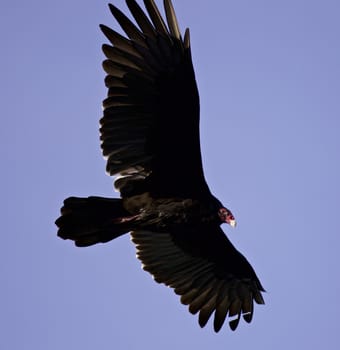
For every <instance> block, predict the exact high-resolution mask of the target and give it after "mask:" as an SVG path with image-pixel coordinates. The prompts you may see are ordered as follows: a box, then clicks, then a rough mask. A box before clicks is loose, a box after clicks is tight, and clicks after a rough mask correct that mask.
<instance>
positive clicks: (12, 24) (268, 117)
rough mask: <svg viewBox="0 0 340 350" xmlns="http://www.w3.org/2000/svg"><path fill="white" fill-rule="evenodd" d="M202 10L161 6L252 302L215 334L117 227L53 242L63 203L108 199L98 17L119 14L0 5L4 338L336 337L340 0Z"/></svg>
mask: <svg viewBox="0 0 340 350" xmlns="http://www.w3.org/2000/svg"><path fill="white" fill-rule="evenodd" d="M114 3H115V4H116V5H118V6H119V7H121V8H123V9H126V7H125V4H124V3H123V1H118V0H117V1H115V2H114ZM157 3H158V4H160V1H157ZM212 3H213V2H208V1H202V0H195V1H193V0H191V1H189V0H187V1H179V0H174V6H175V9H176V12H177V15H178V19H179V22H180V26H181V28H182V31H184V29H185V27H190V30H191V41H192V52H193V60H194V65H195V71H196V78H197V81H198V85H199V90H200V97H201V138H202V153H203V157H204V168H205V174H206V177H207V180H208V182H209V185H210V187H211V190H212V191H213V192H214V194H215V195H216V196H217V197H218V198H219V199H220V200H221V201H222V202H223V203H224V204H225V205H226V206H228V207H229V208H230V209H232V211H233V213H234V214H235V216H236V218H237V220H238V226H237V228H236V229H234V230H231V229H230V228H229V227H224V230H225V232H227V233H228V236H229V237H230V239H231V240H232V241H233V243H234V244H235V245H236V247H237V248H238V249H239V250H240V251H241V252H243V253H244V254H245V255H246V256H247V258H248V259H249V260H250V262H251V263H252V265H253V266H254V268H255V269H256V271H257V274H258V275H259V277H260V279H261V281H262V283H263V285H264V287H265V288H266V289H267V291H268V292H267V293H266V295H265V300H266V305H265V306H258V307H257V308H256V310H255V315H254V320H253V322H252V324H251V325H247V324H245V323H242V324H240V326H239V328H238V330H237V331H236V332H234V333H233V332H231V331H229V330H228V329H227V328H225V329H223V330H222V331H221V332H220V333H219V334H217V335H216V334H215V333H214V332H213V329H212V325H211V323H208V325H207V326H206V328H204V329H203V330H202V329H200V328H199V326H198V324H197V318H196V317H195V316H192V315H190V314H189V313H188V312H187V310H186V308H185V307H184V306H182V305H181V304H180V303H179V300H178V297H177V296H176V295H175V294H174V293H173V292H172V290H170V289H168V288H166V287H164V286H162V285H158V284H156V283H155V282H154V281H153V280H152V278H151V276H150V275H148V274H147V273H146V272H143V271H142V270H141V268H140V263H139V262H138V261H137V259H136V258H135V251H134V247H133V245H132V244H131V242H130V241H129V237H128V236H126V237H123V238H120V239H118V240H116V241H114V242H111V243H109V244H106V245H99V246H95V247H91V248H88V249H79V248H75V247H74V246H73V245H72V244H71V243H70V242H65V241H62V240H60V239H58V238H57V237H56V227H55V226H54V220H55V219H56V217H58V215H59V208H60V206H61V203H62V201H63V199H64V198H65V197H68V196H70V195H77V196H88V195H102V196H112V195H113V191H112V188H113V186H112V179H110V178H109V177H108V176H106V175H105V172H104V169H105V162H104V160H103V158H102V156H101V153H100V148H99V139H98V120H99V118H100V117H101V100H102V99H103V98H104V97H105V94H106V90H105V88H104V84H103V78H104V73H103V71H102V69H101V61H102V60H103V55H102V53H101V50H100V47H101V44H102V43H103V42H105V38H104V36H103V35H102V34H101V33H100V31H99V28H98V24H99V23H104V24H107V25H110V26H111V27H113V28H115V29H117V25H116V24H115V22H114V21H113V19H111V16H110V13H109V10H108V8H107V3H106V1H98V0H97V1H85V2H84V1H78V0H75V1H65V0H61V1H57V2H56V1H54V2H52V1H40V0H33V1H30V2H24V1H19V2H12V3H11V2H2V3H1V5H0V16H1V21H0V29H1V30H0V39H1V43H2V44H1V45H2V50H1V56H0V61H1V64H0V71H1V84H0V89H1V91H0V93H1V94H0V96H1V106H0V108H1V120H2V128H1V129H0V133H1V139H0V140H1V143H2V147H1V149H0V152H1V159H2V164H3V166H2V171H1V175H0V176H1V201H0V207H1V213H2V214H1V221H2V242H1V246H0V250H1V252H0V270H1V276H2V288H1V291H0V296H1V298H0V300H1V301H0V303H1V305H0V306H1V313H0V327H1V329H2V336H1V338H0V348H2V349H44V350H45V349H49V350H54V349H56V350H57V349H58V350H59V349H82V350H88V349H137V348H138V349H149V350H152V349H164V350H167V349H174V348H178V349H183V348H194V349H207V348H209V349H210V348H211V349H226V348H233V349H244V348H251V349H261V350H269V349H277V350H281V349H288V348H289V349H320V348H328V349H337V348H338V334H339V331H340V327H339V320H338V315H339V312H340V302H339V298H338V295H339V292H340V281H339V280H340V279H339V271H338V270H339V258H338V254H339V243H340V242H339V229H340V227H339V226H340V225H339V220H338V217H339V214H338V213H339V197H340V187H339V178H340V169H339V164H340V159H339V158H340V157H339V150H340V137H339V130H340V125H339V123H340V122H339V121H340V103H339V92H340V64H339V62H340V47H339V33H340V22H339V18H338V14H339V11H340V3H339V2H338V1H335V0H334V1H332V0H325V1H313V0H312V1H311V0H308V1H307V0H294V1H293V0H287V1H269V0H267V1H265V0H262V1H261V0H260V1H250V0H248V1H215V2H214V3H213V5H212ZM115 195H116V194H115Z"/></svg>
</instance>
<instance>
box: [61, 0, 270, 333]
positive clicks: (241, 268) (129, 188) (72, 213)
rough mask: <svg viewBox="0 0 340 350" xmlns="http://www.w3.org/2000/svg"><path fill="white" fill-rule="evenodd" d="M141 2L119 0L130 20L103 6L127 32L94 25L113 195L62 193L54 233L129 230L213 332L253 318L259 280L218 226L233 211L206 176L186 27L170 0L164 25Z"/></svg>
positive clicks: (91, 235)
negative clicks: (102, 41) (102, 40)
mask: <svg viewBox="0 0 340 350" xmlns="http://www.w3.org/2000/svg"><path fill="white" fill-rule="evenodd" d="M144 3H145V6H146V9H147V13H148V15H149V18H150V19H149V18H148V17H147V16H146V15H145V14H144V12H143V11H142V9H141V8H140V7H139V5H138V4H137V3H136V1H135V0H127V5H128V7H129V9H130V11H131V13H132V15H133V17H134V19H135V21H136V23H137V25H138V27H137V26H136V25H135V24H134V23H132V22H131V21H130V20H129V19H128V18H127V17H126V16H125V15H124V14H123V13H122V12H121V11H120V10H118V9H117V8H116V7H114V6H113V5H110V9H111V12H112V14H113V16H114V17H115V18H116V20H117V21H118V23H119V24H120V26H121V27H122V28H123V30H124V31H125V33H126V34H127V38H125V37H123V36H122V35H120V34H118V33H117V32H115V31H113V30H112V29H110V28H108V27H106V26H103V25H102V26H101V29H102V31H103V32H104V34H105V35H106V36H107V38H108V39H109V40H110V42H111V44H112V46H109V45H103V51H104V53H105V55H106V57H107V60H105V61H104V62H103V67H104V70H105V71H106V72H107V74H108V75H107V77H106V79H105V83H106V86H107V87H108V89H109V90H108V97H107V98H106V99H105V100H104V102H103V106H104V116H103V118H102V119H101V121H100V122H101V128H100V133H101V137H100V138H101V141H102V149H103V154H104V156H105V157H107V171H108V172H109V174H110V175H119V176H118V178H116V180H115V187H116V189H118V190H119V192H120V194H121V199H118V198H112V199H109V198H101V197H88V198H77V197H70V198H68V199H66V200H65V202H64V206H63V208H62V209H61V213H62V216H61V217H60V218H59V219H58V220H57V221H56V224H57V226H58V227H59V231H58V235H59V236H60V237H62V238H64V239H71V240H74V241H75V243H76V245H77V246H89V245H92V244H96V243H100V242H108V241H110V240H112V239H114V238H116V237H118V236H120V235H122V234H125V233H127V232H131V236H132V241H133V242H134V243H135V244H136V247H137V256H138V258H139V259H140V260H141V261H142V263H143V268H144V269H145V270H147V271H149V272H150V273H151V274H152V275H153V276H154V278H155V280H156V281H157V282H160V283H164V284H166V285H168V286H170V287H172V288H174V290H175V292H176V293H177V294H179V295H181V302H182V303H183V304H187V305H189V310H190V312H192V313H196V312H199V323H200V325H201V326H202V327H203V326H204V325H205V324H206V323H207V321H208V319H209V318H210V316H211V314H212V313H213V312H215V315H214V329H215V331H219V330H220V328H221V327H222V325H223V322H224V320H225V319H226V317H227V316H229V317H230V318H232V319H231V320H230V321H229V324H230V327H231V328H232V329H235V328H236V327H237V325H238V323H239V320H240V317H241V315H243V318H244V319H245V320H246V321H247V322H250V321H251V319H252V315H253V301H255V302H257V303H259V304H262V303H263V298H262V295H261V291H263V288H262V286H261V283H260V281H259V280H258V278H257V276H256V274H255V272H254V270H253V269H252V267H251V266H250V264H249V263H248V262H247V260H246V259H245V258H244V257H243V256H242V255H241V254H240V253H239V252H238V251H237V250H236V249H235V248H234V247H233V245H232V244H231V242H230V241H229V240H228V238H227V237H226V235H225V234H224V232H223V231H222V229H221V228H220V225H221V224H222V223H224V222H225V223H228V224H230V225H231V226H234V225H235V219H234V216H233V214H232V213H231V211H230V210H229V209H227V208H225V207H224V206H223V205H222V203H221V202H220V201H219V200H217V199H216V198H215V197H214V196H213V195H212V194H211V192H210V190H209V187H208V185H207V183H206V181H205V178H204V173H203V167H202V160H201V152H200V143H199V95H198V90H197V86H196V80H195V74H194V70H193V66H192V61H191V50H190V39H189V31H188V30H186V32H185V36H184V39H182V37H181V35H180V31H179V27H178V24H177V20H176V16H175V13H174V10H173V7H172V4H171V1H170V0H165V1H164V6H165V12H166V17H167V24H166V23H165V22H164V21H163V19H162V17H161V15H160V13H159V10H158V9H157V7H156V5H155V3H154V1H153V0H145V1H144ZM235 317H236V318H235Z"/></svg>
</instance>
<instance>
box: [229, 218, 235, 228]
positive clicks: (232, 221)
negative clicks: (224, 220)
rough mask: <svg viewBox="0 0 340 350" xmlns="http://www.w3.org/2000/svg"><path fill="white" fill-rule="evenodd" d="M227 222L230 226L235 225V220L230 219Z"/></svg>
mask: <svg viewBox="0 0 340 350" xmlns="http://www.w3.org/2000/svg"><path fill="white" fill-rule="evenodd" d="M228 224H229V225H230V226H231V227H236V220H230V221H229V222H228Z"/></svg>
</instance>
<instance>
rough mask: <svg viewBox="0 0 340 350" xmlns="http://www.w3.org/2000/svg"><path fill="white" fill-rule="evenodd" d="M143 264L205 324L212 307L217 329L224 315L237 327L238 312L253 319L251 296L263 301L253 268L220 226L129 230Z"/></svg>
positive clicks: (247, 319)
mask: <svg viewBox="0 0 340 350" xmlns="http://www.w3.org/2000/svg"><path fill="white" fill-rule="evenodd" d="M131 235H132V241H133V242H134V243H135V244H136V246H137V256H138V258H139V259H140V260H141V262H142V264H143V268H144V270H146V271H148V272H150V273H151V274H152V275H153V276H154V279H155V280H156V281H157V282H159V283H164V284H166V285H168V286H170V287H172V288H174V291H175V293H176V294H179V295H180V296H181V302H182V303H183V304H185V305H189V311H190V312H191V313H193V314H196V313H197V312H199V324H200V326H201V327H204V326H205V325H206V323H207V322H208V320H209V318H210V316H211V315H212V314H213V313H214V329H215V331H216V332H218V331H219V330H220V329H221V327H222V325H223V323H224V321H225V319H226V318H227V317H229V326H230V328H231V329H232V330H235V329H236V327H237V326H238V323H239V321H240V318H241V316H243V319H244V320H245V321H246V322H248V323H249V322H251V320H252V316H253V302H254V301H255V302H256V303H258V304H264V300H263V298H262V295H261V291H264V289H263V287H262V286H261V283H260V281H259V279H258V278H257V276H256V274H255V272H254V270H253V268H252V267H251V265H250V264H249V263H248V261H247V260H246V258H245V257H244V256H243V255H242V254H241V253H239V252H238V251H237V250H236V249H235V248H234V246H233V245H232V244H231V242H230V241H229V240H228V238H227V237H226V236H225V234H224V233H223V231H222V230H221V228H220V227H219V226H208V225H207V226H204V225H203V226H202V225H201V226H200V227H196V228H185V229H183V230H178V229H176V232H171V233H164V232H150V231H133V232H131Z"/></svg>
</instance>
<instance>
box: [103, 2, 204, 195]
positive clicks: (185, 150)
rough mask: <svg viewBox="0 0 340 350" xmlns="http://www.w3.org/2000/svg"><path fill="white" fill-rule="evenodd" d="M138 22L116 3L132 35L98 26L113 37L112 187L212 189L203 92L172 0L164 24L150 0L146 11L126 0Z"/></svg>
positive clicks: (107, 151)
mask: <svg viewBox="0 0 340 350" xmlns="http://www.w3.org/2000/svg"><path fill="white" fill-rule="evenodd" d="M126 3H127V5H128V7H129V9H130V11H131V14H132V16H133V17H134V19H135V22H136V25H135V24H134V23H133V22H132V21H130V19H128V18H127V17H126V16H125V15H124V14H123V13H122V12H121V11H120V10H119V9H117V8H116V7H115V6H113V5H109V6H110V10H111V12H112V14H113V16H114V17H115V19H116V20H117V22H118V23H119V24H120V26H121V27H122V29H123V30H124V32H125V33H126V35H127V37H124V36H122V35H120V34H119V33H117V32H116V31H114V30H112V29H110V28H108V27H106V26H104V25H101V29H102V31H103V32H104V34H105V35H106V37H107V38H108V39H109V41H110V42H111V44H112V46H111V45H107V44H104V45H103V51H104V54H105V55H106V57H107V60H105V61H104V62H103V67H104V70H105V71H106V73H107V76H106V79H105V82H106V86H107V87H108V89H109V90H108V97H107V98H106V99H105V100H104V101H103V107H104V116H103V118H102V119H101V128H100V133H101V141H102V149H103V154H104V156H106V157H107V171H108V172H109V174H110V175H117V174H118V175H120V176H119V179H118V180H116V182H115V186H116V188H118V189H119V190H120V192H121V194H122V196H123V197H124V196H125V195H131V194H136V193H137V192H139V193H142V192H146V191H149V192H151V193H153V194H154V195H155V196H181V197H188V198H195V197H199V196H204V195H206V194H207V193H208V192H209V189H208V187H207V185H206V182H205V179H204V175H203V169H202V161H201V152H200V141H199V96H198V91H197V86H196V81H195V75H194V70H193V66H192V61H191V52H190V39H189V31H188V29H187V30H186V32H185V36H184V39H182V37H181V34H180V30H179V26H178V23H177V20H176V16H175V13H174V10H173V7H172V4H171V1H170V0H165V1H164V7H165V13H166V19H167V23H165V21H164V20H163V19H162V17H161V15H160V12H159V10H158V9H157V7H156V5H155V3H154V1H153V0H145V1H144V3H145V7H146V10H147V13H148V15H149V16H147V15H146V14H145V13H144V12H143V10H142V9H141V8H140V7H139V5H138V4H137V3H136V1H135V0H126Z"/></svg>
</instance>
